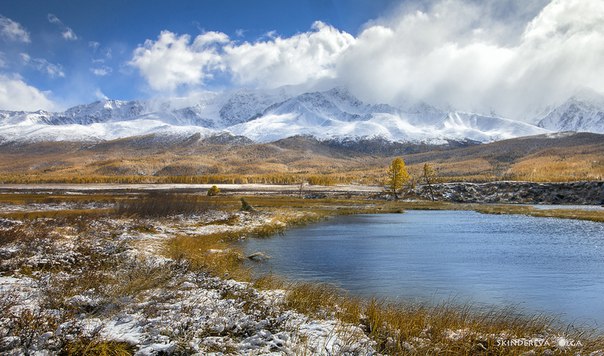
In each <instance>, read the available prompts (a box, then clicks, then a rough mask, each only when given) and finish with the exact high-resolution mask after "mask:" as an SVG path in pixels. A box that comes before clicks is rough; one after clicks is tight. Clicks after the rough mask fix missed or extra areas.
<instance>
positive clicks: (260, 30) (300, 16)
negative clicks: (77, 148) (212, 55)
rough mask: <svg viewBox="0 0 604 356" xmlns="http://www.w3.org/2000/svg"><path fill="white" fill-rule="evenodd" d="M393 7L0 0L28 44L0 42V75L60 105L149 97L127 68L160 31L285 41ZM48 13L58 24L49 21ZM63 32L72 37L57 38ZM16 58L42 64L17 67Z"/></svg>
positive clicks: (343, 2)
mask: <svg viewBox="0 0 604 356" xmlns="http://www.w3.org/2000/svg"><path fill="white" fill-rule="evenodd" d="M395 5H397V4H396V2H393V1H390V0H377V1H375V0H374V1H362V0H352V1H351V0H332V1H330V0H309V1H271V0H261V1H242V0H240V1H225V0H210V1H194V0H189V1H170V2H168V1H146V0H129V1H116V0H110V1H57V0H50V1H49V0H42V1H40V0H37V1H35V0H19V1H4V2H2V4H0V15H2V16H4V17H6V18H9V19H11V20H12V21H15V22H17V23H19V24H20V25H21V26H22V27H23V28H24V29H25V30H26V31H27V32H28V33H29V37H30V42H29V43H23V42H18V41H12V42H9V41H5V42H4V43H2V47H1V48H2V49H1V50H0V51H1V52H2V58H3V62H4V68H1V70H2V71H3V72H5V73H11V72H12V73H18V74H19V75H20V76H21V77H22V78H23V80H24V81H25V82H27V83H28V84H30V85H32V86H34V87H36V88H38V89H40V90H42V91H52V93H53V98H54V99H55V100H57V101H59V102H64V103H65V105H71V104H75V103H80V102H87V101H91V100H94V99H95V96H98V95H99V94H101V93H102V94H104V95H106V96H108V97H110V98H115V99H135V98H140V97H145V96H149V95H152V94H151V93H150V92H149V90H148V89H147V88H146V84H145V80H144V79H143V78H141V77H140V76H139V75H138V73H137V72H136V70H135V69H134V68H132V67H130V66H128V64H127V63H128V61H129V60H130V59H131V57H132V52H133V50H134V49H135V48H136V47H137V45H140V44H142V43H143V42H144V41H145V40H147V39H155V38H156V37H157V36H158V35H159V33H160V32H161V31H164V30H168V31H171V32H174V33H176V34H190V35H192V36H195V35H198V34H200V33H203V32H205V31H220V32H224V33H226V34H228V35H229V36H230V37H232V38H233V40H235V41H241V42H243V41H256V40H258V39H261V38H263V37H265V36H266V34H267V33H272V31H275V33H274V34H273V36H274V35H277V34H278V35H280V36H283V37H289V36H291V35H294V34H296V33H298V32H303V31H307V30H308V29H309V28H310V27H311V25H312V24H313V22H315V21H317V20H320V21H323V22H325V23H329V24H331V25H333V26H335V27H337V28H340V29H342V30H344V31H347V32H349V33H353V34H354V33H356V32H358V30H359V28H361V26H362V25H363V24H364V23H365V22H367V21H368V20H370V19H372V18H376V17H379V16H381V15H382V14H383V13H384V12H387V11H388V10H390V9H391V8H393V6H395ZM52 15H54V16H55V17H56V18H57V19H58V20H59V21H60V22H59V21H54V22H51V21H50V18H49V16H51V18H53V17H52ZM68 28H69V29H71V31H72V33H73V34H74V36H75V37H74V38H73V39H72V38H68V39H66V38H64V37H63V36H62V35H63V33H64V32H65V31H66V30H67V29H68ZM22 54H27V55H28V56H29V57H30V58H32V59H38V60H40V61H45V62H48V64H46V63H44V64H38V65H32V64H31V63H30V64H24V61H23V58H22V57H23V55H22ZM30 60H31V59H30ZM44 65H51V66H52V65H54V66H56V68H58V69H57V70H59V71H60V73H54V74H49V73H48V70H47V69H46V68H42V67H43V66H44ZM95 73H96V74H95ZM225 85H229V84H228V83H225V82H224V81H220V80H215V81H212V82H211V83H206V87H208V88H210V89H211V88H212V87H213V86H225ZM74 88H75V89H76V90H72V89H74Z"/></svg>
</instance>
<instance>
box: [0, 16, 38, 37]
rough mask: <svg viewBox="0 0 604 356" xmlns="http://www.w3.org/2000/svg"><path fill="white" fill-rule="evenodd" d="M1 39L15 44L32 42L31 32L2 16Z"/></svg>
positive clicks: (0, 25)
mask: <svg viewBox="0 0 604 356" xmlns="http://www.w3.org/2000/svg"><path fill="white" fill-rule="evenodd" d="M0 37H2V38H4V39H7V40H9V41H15V42H23V43H29V42H31V40H30V38H29V32H27V30H25V29H24V28H23V26H21V24H20V23H18V22H15V21H13V20H11V19H9V18H8V17H4V16H2V15H0Z"/></svg>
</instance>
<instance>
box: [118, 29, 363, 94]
mask: <svg viewBox="0 0 604 356" xmlns="http://www.w3.org/2000/svg"><path fill="white" fill-rule="evenodd" d="M353 42H354V37H353V36H352V35H350V34H348V33H345V32H342V31H338V30H337V29H335V28H334V27H331V26H328V25H326V24H324V23H321V22H316V23H315V24H313V26H312V28H311V30H310V31H309V32H304V33H300V34H297V35H294V36H292V37H288V38H282V37H279V36H277V35H273V37H272V38H271V39H268V40H265V41H257V42H253V43H250V42H244V43H241V44H239V43H236V42H234V41H232V40H231V39H230V38H229V36H227V35H226V34H224V33H221V32H206V33H204V34H201V35H199V36H197V37H196V38H195V40H194V41H191V37H190V36H188V35H182V36H177V35H176V34H174V33H172V32H169V31H163V32H162V33H161V34H160V36H159V38H158V39H157V41H151V40H147V41H146V42H145V44H144V45H143V46H140V47H139V48H137V49H136V50H135V51H134V56H133V59H132V60H131V62H130V64H131V65H133V66H134V67H136V68H138V69H139V71H140V72H141V74H142V75H143V77H144V78H145V79H146V80H147V81H148V83H149V85H150V86H151V88H153V89H155V90H174V89H175V88H177V87H178V86H181V85H200V84H203V83H204V81H205V80H206V79H210V78H212V76H213V74H214V73H215V72H217V71H222V72H224V71H226V72H228V73H229V74H230V75H231V77H232V80H233V82H234V83H236V84H240V85H252V86H261V87H276V86H282V85H296V84H305V83H308V82H314V81H316V80H319V79H323V78H332V77H333V76H334V74H335V71H334V70H335V64H336V61H337V58H338V56H339V55H340V54H341V53H342V52H343V51H344V50H346V48H347V47H348V46H350V45H351V44H352V43H353Z"/></svg>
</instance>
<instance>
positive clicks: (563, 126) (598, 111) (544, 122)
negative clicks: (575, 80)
mask: <svg viewBox="0 0 604 356" xmlns="http://www.w3.org/2000/svg"><path fill="white" fill-rule="evenodd" d="M537 125H538V126H539V127H543V128H546V129H549V130H552V131H578V132H594V133H604V98H598V97H593V96H592V97H591V98H585V97H572V98H570V99H569V100H567V101H566V102H565V103H564V104H562V105H560V106H559V107H557V108H555V109H554V110H552V111H551V112H550V113H548V114H547V115H546V116H545V117H544V118H543V119H541V121H539V123H538V124H537Z"/></svg>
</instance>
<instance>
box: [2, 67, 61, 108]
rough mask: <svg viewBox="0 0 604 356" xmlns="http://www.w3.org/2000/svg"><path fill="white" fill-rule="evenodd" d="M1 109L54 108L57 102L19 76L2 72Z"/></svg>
mask: <svg viewBox="0 0 604 356" xmlns="http://www.w3.org/2000/svg"><path fill="white" fill-rule="evenodd" d="M0 109H2V110H23V111H35V110H40V109H41V110H54V109H56V105H55V103H53V102H52V101H51V100H50V99H49V98H48V93H46V92H42V91H40V90H38V89H37V88H34V87H32V86H30V85H28V84H27V83H25V82H24V81H23V80H22V79H21V78H19V77H8V76H6V75H2V74H0Z"/></svg>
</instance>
